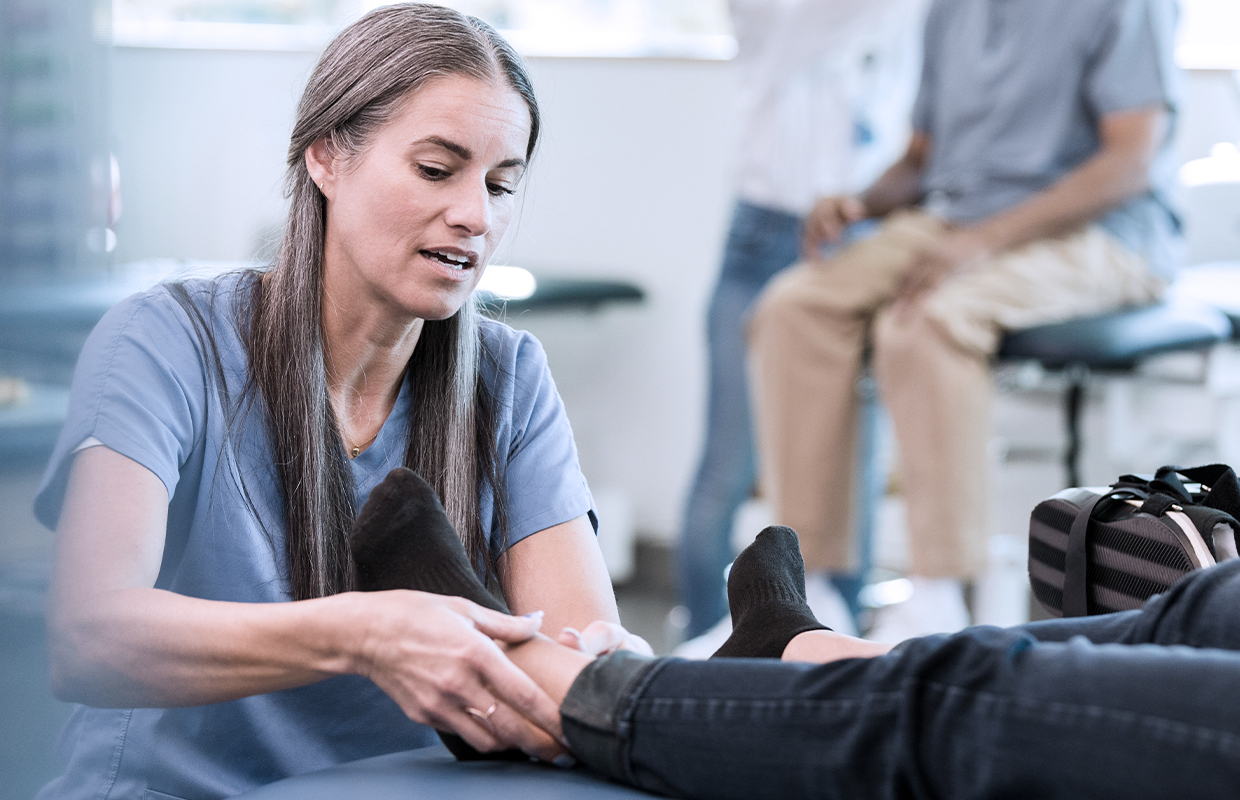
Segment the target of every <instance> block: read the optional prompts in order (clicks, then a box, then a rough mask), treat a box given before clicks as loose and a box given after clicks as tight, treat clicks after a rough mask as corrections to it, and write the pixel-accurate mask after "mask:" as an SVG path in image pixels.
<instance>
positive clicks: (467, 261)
mask: <svg viewBox="0 0 1240 800" xmlns="http://www.w3.org/2000/svg"><path fill="white" fill-rule="evenodd" d="M418 252H420V253H421V254H422V255H423V256H425V257H426V258H429V259H431V260H432V261H438V262H439V263H440V264H443V265H444V266H446V267H448V268H450V269H469V268H470V267H472V266H473V259H472V258H470V257H469V256H468V255H466V254H464V253H452V252H448V251H446V250H420V251H418Z"/></svg>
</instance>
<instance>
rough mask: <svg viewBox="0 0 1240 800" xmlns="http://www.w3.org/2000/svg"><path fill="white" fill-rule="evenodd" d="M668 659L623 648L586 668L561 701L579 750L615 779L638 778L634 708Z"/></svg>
mask: <svg viewBox="0 0 1240 800" xmlns="http://www.w3.org/2000/svg"><path fill="white" fill-rule="evenodd" d="M665 661H666V659H654V658H651V657H649V656H642V655H638V654H637V653H633V652H630V651H628V650H620V651H618V652H615V653H612V654H610V655H606V656H603V657H602V658H599V659H596V660H595V661H594V662H593V663H591V664H590V665H589V666H587V667H586V668H585V669H583V670H582V671H581V673H580V674H579V675H578V676H577V678H576V680H574V681H573V685H572V686H571V687H569V690H568V694H567V695H566V696H565V697H564V702H563V703H562V704H561V705H560V719H561V722H562V724H563V726H564V736H565V738H566V739H568V746H569V748H570V749H571V750H572V751H573V755H575V756H576V757H577V758H578V759H580V760H581V761H582V762H584V763H585V764H587V765H588V766H590V767H592V768H593V769H595V770H597V771H598V772H601V773H603V774H604V775H606V776H607V777H609V778H611V779H613V780H616V781H620V782H622V783H632V776H631V775H630V773H629V770H628V768H627V757H626V751H627V749H628V744H629V734H630V729H629V728H630V725H629V716H630V709H631V708H632V707H633V703H634V701H635V699H636V697H637V695H638V694H639V693H640V691H641V688H642V687H643V686H644V685H645V684H646V683H647V682H648V681H649V680H650V678H651V677H653V675H654V673H655V672H656V671H657V669H658V667H659V666H660V665H662V664H663V663H664V662H665Z"/></svg>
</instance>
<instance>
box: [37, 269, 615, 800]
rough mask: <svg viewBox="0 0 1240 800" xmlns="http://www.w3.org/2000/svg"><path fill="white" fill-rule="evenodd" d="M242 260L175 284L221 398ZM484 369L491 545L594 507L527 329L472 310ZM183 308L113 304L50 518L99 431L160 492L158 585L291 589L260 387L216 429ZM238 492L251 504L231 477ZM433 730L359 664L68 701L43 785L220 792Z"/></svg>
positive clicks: (57, 473)
mask: <svg viewBox="0 0 1240 800" xmlns="http://www.w3.org/2000/svg"><path fill="white" fill-rule="evenodd" d="M253 275H254V274H253V273H251V272H244V273H234V274H230V275H225V276H223V277H220V278H216V279H212V280H195V281H190V282H187V283H186V284H185V286H186V288H187V289H188V291H189V293H190V296H191V298H192V299H193V301H194V302H195V304H196V306H197V307H198V308H199V309H201V310H202V312H203V314H204V315H205V316H206V318H207V319H208V321H209V323H210V325H211V326H212V328H213V330H214V335H215V337H216V341H217V343H218V346H219V352H220V357H221V360H222V368H223V377H224V381H225V385H226V386H227V388H228V397H230V398H233V401H232V402H234V403H235V402H236V398H238V397H240V396H241V388H242V386H243V385H244V383H245V379H246V362H247V359H246V353H245V348H244V346H243V345H242V342H241V338H240V335H239V330H238V326H239V322H240V321H242V320H245V319H247V307H248V303H249V298H250V290H251V287H252V281H253V279H254V278H253ZM482 335H483V344H484V348H485V350H486V354H485V355H484V358H483V359H482V362H483V373H482V378H483V380H484V381H486V382H487V385H488V386H490V387H491V389H492V391H493V393H494V396H495V397H496V399H497V407H498V409H499V419H498V420H497V422H498V424H497V428H498V441H497V450H496V452H497V453H500V454H501V455H502V456H503V457H504V458H506V462H505V470H506V473H505V476H504V477H505V482H504V490H505V492H506V494H507V500H508V525H509V531H508V537H507V539H506V541H498V533H497V532H496V531H495V530H494V526H493V524H492V523H493V519H492V514H493V512H492V508H493V501H492V497H491V496H490V493H489V491H484V493H483V497H482V498H481V501H482V508H481V511H482V519H483V528H484V532H485V533H486V535H487V537H488V540H489V541H490V545H491V548H492V550H493V551H495V552H502V551H503V550H504V549H506V548H507V547H509V546H511V545H512V544H513V543H515V542H517V541H520V540H521V539H523V538H525V537H526V536H529V535H530V534H532V533H535V532H537V531H540V530H543V529H545V528H549V527H551V526H553V525H557V524H560V523H562V522H567V521H568V520H571V519H575V518H576V517H579V516H581V515H583V514H586V513H591V514H592V511H591V509H592V505H593V501H592V499H591V497H590V491H589V488H588V487H587V486H586V481H585V478H584V477H583V476H582V474H581V470H580V468H579V466H578V461H577V449H576V445H575V444H574V442H573V436H572V430H571V429H570V427H569V423H568V418H567V417H566V416H565V413H564V405H563V403H562V402H561V400H560V396H559V393H558V392H557V391H556V388H555V383H554V382H553V381H552V379H551V373H550V372H549V370H548V368H547V360H546V355H545V353H544V352H543V350H542V347H541V346H540V345H539V343H538V341H537V340H536V339H534V337H533V336H531V335H529V334H527V333H523V332H517V331H514V330H512V329H511V328H509V327H508V326H506V325H503V324H501V323H497V322H493V321H489V320H486V321H484V322H483V323H482ZM207 363H208V362H207V360H206V356H205V354H204V348H203V343H202V342H201V341H200V340H199V337H198V336H197V334H196V333H195V330H194V327H193V324H192V323H191V321H190V318H189V316H188V314H187V313H186V311H185V309H183V308H182V307H181V306H180V305H179V304H178V303H177V301H176V300H175V299H174V298H173V297H172V295H171V294H170V293H169V291H168V289H167V287H163V286H157V287H155V288H153V289H151V290H149V291H146V292H143V293H141V294H138V295H135V296H133V297H131V298H129V299H127V300H125V301H123V302H121V303H119V304H118V305H117V306H115V307H114V308H113V309H112V310H110V311H109V312H108V313H107V315H106V316H105V317H104V318H103V320H102V321H101V322H100V323H99V325H98V326H97V327H96V328H95V330H94V332H93V333H92V334H91V336H90V338H89V340H88V341H87V343H86V346H85V348H84V349H83V351H82V355H81V357H80V358H79V361H78V365H77V369H76V371H75V374H74V378H73V387H72V392H71V396H70V404H69V417H68V420H67V421H66V423H65V426H64V429H63V430H62V432H61V435H60V439H59V441H58V443H57V445H56V449H55V451H54V452H53V455H52V460H51V463H50V464H49V466H48V468H47V472H46V474H45V475H44V478H43V483H42V486H41V487H40V489H39V493H38V496H37V497H36V499H35V513H36V514H37V516H38V517H39V519H40V521H41V522H43V524H44V525H47V526H48V527H49V528H55V526H56V522H57V519H58V517H59V514H60V509H61V506H62V503H63V500H64V493H65V485H66V481H67V478H68V472H69V467H70V465H71V463H72V460H73V452H74V450H75V448H77V446H78V445H80V444H81V443H82V442H83V441H84V440H86V439H88V438H90V437H94V438H95V439H97V440H99V441H100V442H102V443H103V444H104V445H105V446H107V447H109V448H111V449H112V450H115V451H116V452H118V453H120V454H121V455H124V456H127V457H128V458H131V459H133V460H134V461H136V462H138V463H139V464H142V465H143V466H144V467H146V468H147V469H149V470H150V471H151V472H152V473H154V474H155V475H156V476H158V477H159V479H160V480H161V481H163V483H164V485H165V486H166V487H167V489H168V496H169V497H170V498H171V500H170V502H169V505H168V529H167V539H166V543H165V546H164V555H163V562H162V565H161V567H160V572H159V577H158V579H157V580H156V583H155V585H156V587H157V588H160V589H167V590H169V591H173V592H177V593H178V594H183V595H187V596H190V597H200V598H204V599H210V600H227V601H234V602H252V603H270V602H283V601H288V600H290V599H291V592H290V588H289V582H288V578H287V574H288V568H287V559H286V554H285V547H284V541H283V530H284V520H283V511H282V508H281V501H280V497H281V494H280V490H279V487H278V482H277V479H276V473H275V469H274V465H273V463H272V454H271V452H270V449H269V446H268V438H267V434H266V430H265V424H266V422H265V420H266V414H265V411H264V410H263V409H262V408H261V404H255V406H254V410H252V411H251V412H250V413H249V414H247V415H243V416H242V417H241V418H240V421H239V422H238V423H237V427H235V428H234V430H233V432H232V434H231V435H230V436H229V437H227V439H226V438H225V437H224V432H225V427H226V424H227V417H226V414H225V409H224V406H223V404H222V402H221V396H220V392H219V391H218V390H217V388H216V387H215V386H213V385H212V382H211V381H210V379H209V377H208V372H207V366H206V365H207ZM408 394H409V392H408V385H407V384H406V385H405V387H404V388H402V390H401V392H400V396H399V397H398V399H397V401H396V405H395V407H394V408H393V410H392V412H391V414H390V415H389V417H388V419H387V421H386V422H385V424H384V426H383V428H382V430H380V432H379V435H378V437H377V438H376V439H375V441H374V443H373V444H372V445H371V446H370V447H369V448H368V449H367V450H366V451H365V452H363V453H362V454H361V455H359V456H358V457H357V458H356V459H354V460H353V462H352V468H353V477H354V480H355V482H356V486H357V498H356V502H357V506H358V507H359V508H360V507H361V505H362V504H363V503H364V502H365V500H366V498H367V497H368V496H369V494H370V491H371V490H372V489H373V488H374V487H375V485H376V484H378V482H379V481H381V480H382V479H383V477H384V476H385V475H387V473H388V472H389V471H390V470H391V469H392V468H394V467H397V466H400V464H401V460H402V458H403V456H404V452H405V444H406V441H407V440H406V431H407V426H408V425H409V413H410V409H409V397H408ZM243 482H244V486H245V489H246V490H247V491H248V492H249V494H250V498H251V500H252V502H253V507H252V508H251V507H250V506H249V505H247V503H246V502H245V501H244V500H243V498H242V494H241V488H240V487H241V485H242V483H243ZM434 741H435V734H434V731H433V730H431V729H430V728H428V727H425V726H423V725H419V724H416V723H414V722H412V721H410V720H409V719H408V718H407V717H405V715H404V714H403V713H402V712H401V710H400V708H399V707H398V706H397V705H396V704H395V703H394V702H393V701H392V700H390V699H389V698H388V697H387V696H386V695H385V694H383V693H382V692H381V691H380V690H379V689H378V688H377V687H376V686H375V685H374V684H373V683H371V682H370V681H369V680H368V679H366V678H362V677H360V676H352V675H349V676H341V677H336V678H330V679H327V680H324V681H321V682H319V683H316V684H312V685H310V686H304V687H301V688H297V689H289V690H286V691H282V692H273V693H270V694H264V695H257V696H254V697H246V698H243V699H240V700H236V701H232V702H227V703H216V704H213V705H206V706H196V707H191V708H171V709H151V708H138V709H99V708H89V707H85V706H79V707H78V708H77V709H76V710H75V711H74V713H73V715H72V717H71V718H70V720H69V722H68V724H67V725H66V728H65V731H64V734H63V736H62V741H61V747H62V751H63V756H64V758H65V759H66V761H67V771H66V774H65V775H64V776H62V777H61V778H59V779H57V780H56V781H54V782H52V783H51V784H49V785H48V786H47V787H46V788H45V789H44V790H43V793H42V794H41V795H40V798H52V797H63V798H70V797H72V798H88V797H89V798H96V800H105V799H106V798H119V797H125V798H131V797H132V798H139V797H143V798H166V797H171V798H185V799H186V800H200V799H201V798H216V797H226V796H230V795H233V794H237V793H239V792H242V791H245V790H246V789H249V788H252V787H254V786H258V785H261V784H264V783H269V782H271V781H274V780H278V779H280V778H284V777H286V776H289V775H294V774H298V773H302V772H307V771H311V770H316V769H321V768H323V767H327V766H330V765H332V764H337V763H341V762H344V761H351V760H354V759H358V758H365V757H368V756H374V755H380V754H383V753H389V752H394V751H398V750H407V749H411V748H416V747H423V746H426V745H428V744H431V743H433V742H434Z"/></svg>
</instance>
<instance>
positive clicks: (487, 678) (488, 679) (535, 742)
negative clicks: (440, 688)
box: [477, 641, 564, 753]
mask: <svg viewBox="0 0 1240 800" xmlns="http://www.w3.org/2000/svg"><path fill="white" fill-rule="evenodd" d="M487 644H489V645H490V647H489V648H487V649H485V650H484V651H482V653H481V654H480V658H479V660H478V662H477V668H478V673H479V675H480V676H481V678H482V680H483V682H484V683H485V684H486V686H487V688H488V689H489V690H490V691H491V693H492V694H493V695H494V696H495V698H496V699H497V700H499V701H500V704H501V706H504V705H506V706H508V707H509V708H511V709H512V710H513V711H515V712H517V713H518V714H519V715H520V716H521V717H523V718H524V719H525V720H527V721H528V722H529V723H531V724H532V725H533V726H535V727H537V728H541V729H542V730H543V731H545V732H546V733H547V734H549V735H550V736H551V738H552V739H554V740H555V741H560V740H562V739H563V738H564V735H563V732H562V731H561V729H560V707H559V706H558V705H557V704H556V703H555V701H554V700H552V699H551V697H550V696H549V695H548V694H547V693H546V692H544V691H543V690H542V689H541V688H539V686H538V684H536V683H534V680H533V679H532V678H531V677H530V676H529V675H526V674H525V673H524V672H522V671H521V670H520V669H519V668H518V667H517V666H516V665H515V664H513V663H512V662H511V661H509V660H508V657H507V656H506V655H504V653H503V652H502V651H501V650H500V649H499V646H498V645H496V644H495V643H494V642H491V641H488V642H487ZM497 713H498V712H497ZM513 734H514V735H515V736H517V738H514V739H512V740H511V741H512V742H513V744H515V745H516V746H517V747H520V748H521V749H522V750H525V751H526V752H527V753H528V752H530V751H529V750H526V747H527V746H532V747H537V746H540V742H541V740H540V738H539V737H538V736H537V735H536V734H534V732H533V731H531V730H529V728H528V727H525V726H523V727H521V728H520V729H518V730H514V731H513Z"/></svg>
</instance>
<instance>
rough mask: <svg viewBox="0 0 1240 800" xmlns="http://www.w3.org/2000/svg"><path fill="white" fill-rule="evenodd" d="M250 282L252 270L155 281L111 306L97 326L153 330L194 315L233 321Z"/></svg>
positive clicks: (175, 324) (244, 302) (186, 320)
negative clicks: (148, 286) (152, 284)
mask: <svg viewBox="0 0 1240 800" xmlns="http://www.w3.org/2000/svg"><path fill="white" fill-rule="evenodd" d="M252 285H253V273H252V272H229V273H226V274H223V275H217V276H213V277H197V278H187V279H184V280H173V281H165V282H161V283H157V284H155V285H154V286H152V287H150V288H148V289H145V290H143V291H140V292H137V293H135V294H132V295H130V296H129V297H127V298H125V299H124V300H122V301H120V302H119V303H117V304H116V305H114V306H112V308H111V309H109V310H108V312H107V313H106V314H105V315H104V317H103V319H102V320H101V321H100V323H99V328H102V329H103V330H104V331H110V330H115V329H117V328H131V329H133V330H134V331H147V332H150V333H152V334H155V333H157V332H158V331H160V330H161V329H165V328H166V327H168V326H172V327H185V326H186V325H187V323H191V322H192V320H193V318H194V317H195V316H196V317H199V318H201V319H202V320H203V321H211V322H213V323H218V322H220V321H228V322H235V321H236V320H237V318H238V317H239V316H240V314H241V313H242V309H243V308H245V307H246V306H247V305H248V299H249V294H250V292H249V288H250V287H251V286H252ZM161 323H162V325H161Z"/></svg>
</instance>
